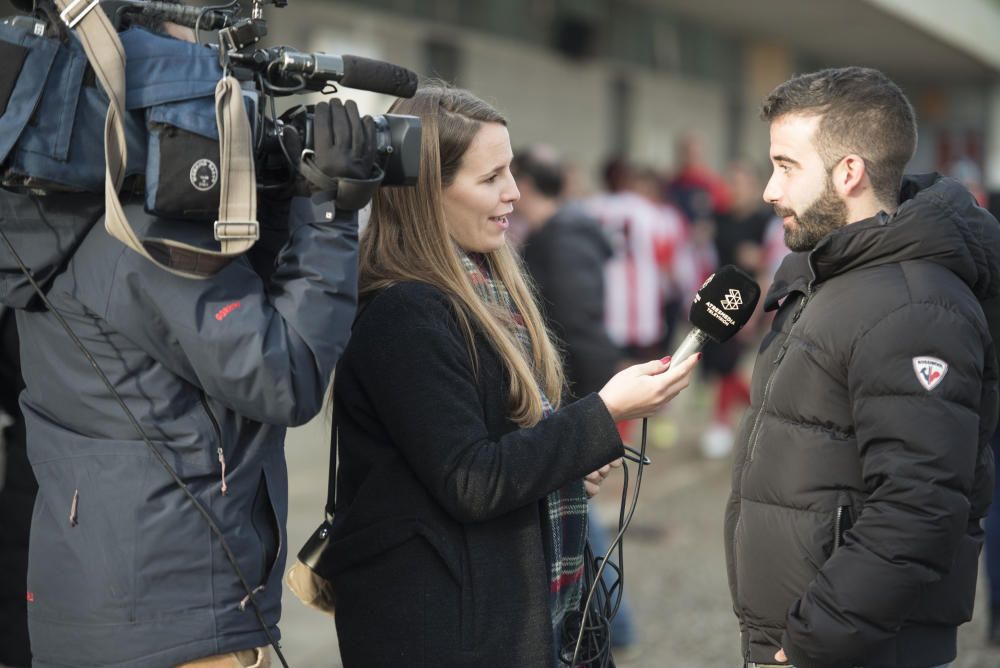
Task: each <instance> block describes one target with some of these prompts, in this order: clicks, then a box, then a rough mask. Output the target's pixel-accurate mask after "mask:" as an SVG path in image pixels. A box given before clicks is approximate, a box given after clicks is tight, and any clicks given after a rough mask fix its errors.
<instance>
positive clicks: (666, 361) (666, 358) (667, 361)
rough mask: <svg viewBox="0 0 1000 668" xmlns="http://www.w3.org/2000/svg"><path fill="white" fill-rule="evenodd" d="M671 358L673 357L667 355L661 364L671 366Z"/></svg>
mask: <svg viewBox="0 0 1000 668" xmlns="http://www.w3.org/2000/svg"><path fill="white" fill-rule="evenodd" d="M671 357H672V356H671V355H667V356H666V357H664V358H663V359H661V360H660V364H670V358H671Z"/></svg>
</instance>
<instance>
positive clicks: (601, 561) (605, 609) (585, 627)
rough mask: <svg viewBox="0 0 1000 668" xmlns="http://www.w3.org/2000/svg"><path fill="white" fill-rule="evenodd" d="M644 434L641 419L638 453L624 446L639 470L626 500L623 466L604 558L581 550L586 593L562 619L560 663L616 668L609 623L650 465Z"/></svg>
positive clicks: (587, 549)
mask: <svg viewBox="0 0 1000 668" xmlns="http://www.w3.org/2000/svg"><path fill="white" fill-rule="evenodd" d="M647 431H648V418H643V419H642V440H641V442H640V446H639V450H638V451H636V450H635V449H633V448H630V447H629V446H627V445H626V446H625V456H624V459H627V460H629V461H631V462H633V463H635V464H636V466H637V467H638V469H637V471H636V475H635V490H634V491H633V492H632V498H631V501H629V497H628V491H629V490H628V487H629V467H628V464H626V463H624V462H623V463H622V475H623V478H624V480H623V484H622V497H621V505H620V506H619V511H618V533H617V534H615V537H614V539H612V541H611V544H610V545H609V546H608V549H607V550H606V551H605V553H604V554H603V555H600V556H596V557H595V555H594V554H593V551H592V549H591V547H590V541H589V540H588V541H587V544H586V547H585V549H584V569H583V579H582V586H583V587H584V588H585V591H586V592H587V593H586V596H585V597H583V599H582V605H581V609H580V610H578V611H576V612H575V613H572V614H570V615H567V616H566V619H564V620H563V625H562V633H561V638H560V648H559V661H560V663H562V664H563V665H567V666H572V667H573V668H576V667H577V666H585V667H587V668H613V666H614V665H615V664H614V657H613V656H612V653H611V644H612V637H611V635H612V634H611V622H612V621H613V620H614V618H615V616H616V615H617V614H618V609H619V608H620V607H621V602H622V595H623V594H624V591H625V554H624V549H623V544H622V538H623V537H624V535H625V532H626V531H627V530H628V527H629V525H630V524H631V523H632V517H633V516H634V515H635V510H636V507H637V505H638V502H639V490H640V489H641V488H642V474H643V470H644V469H645V468H646V467H647V466H649V465H650V464H651V463H652V462H651V460H650V459H649V458H648V457H647V456H646V447H647V438H646V436H647ZM612 553H616V554H615V556H616V557H617V563H616V562H612V561H611V555H612ZM605 569H610V572H611V573H613V574H614V576H615V577H614V580H613V581H612V583H611V585H610V586H609V585H608V584H607V583H606V582H605V581H604V574H605ZM584 639H586V642H585V641H584ZM570 648H572V652H570ZM567 657H571V658H567Z"/></svg>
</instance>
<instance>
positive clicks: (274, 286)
mask: <svg viewBox="0 0 1000 668" xmlns="http://www.w3.org/2000/svg"><path fill="white" fill-rule="evenodd" d="M314 123H315V140H314V150H315V157H314V162H313V165H314V166H315V167H317V168H318V169H319V170H320V171H321V172H322V173H323V174H324V175H326V176H327V177H329V178H330V179H368V178H369V177H370V176H371V175H372V173H373V165H374V161H375V157H376V153H375V140H374V131H375V129H374V125H373V124H372V121H371V119H370V118H367V117H366V118H364V119H362V118H360V116H359V114H358V110H357V107H356V105H355V104H354V103H353V102H347V103H346V104H341V103H340V102H339V101H337V100H334V101H332V102H331V103H329V104H327V103H320V104H319V105H317V107H316V112H315V121H314ZM301 185H302V187H301V188H299V189H298V190H297V191H296V194H295V195H294V196H293V197H291V198H290V200H288V201H286V202H282V203H280V206H278V207H277V208H278V209H281V210H283V211H285V212H286V213H282V214H273V215H271V216H268V215H266V214H263V213H262V214H261V216H260V217H261V226H262V227H263V228H267V227H272V228H273V227H275V226H278V227H281V226H283V224H284V222H285V220H286V219H285V218H284V216H285V215H287V241H286V242H285V243H284V245H283V246H282V247H281V248H280V250H278V251H277V253H276V256H275V257H274V260H273V264H272V265H271V266H269V267H267V268H265V269H262V270H259V271H255V269H254V266H255V265H254V264H251V258H249V257H247V256H242V257H239V258H238V259H236V260H234V261H233V262H232V263H231V264H229V265H228V266H227V267H225V268H224V269H222V270H221V271H219V272H218V273H217V274H215V275H213V276H212V277H210V278H207V279H205V280H191V279H187V278H182V277H179V276H175V275H173V274H170V273H167V272H164V271H162V270H161V269H159V268H158V267H156V266H155V265H154V264H153V263H151V262H149V261H148V260H147V259H145V258H143V257H141V256H140V255H139V254H138V253H136V252H134V251H132V250H131V249H129V248H127V247H125V246H124V245H122V244H121V243H119V242H118V241H117V240H115V239H113V238H112V237H111V236H109V235H108V234H107V232H106V231H105V230H104V227H103V225H95V226H94V227H93V229H92V230H91V231H90V232H89V234H88V235H87V237H86V238H85V239H84V241H83V242H82V243H81V245H80V246H79V248H78V249H77V250H76V251H75V252H74V253H73V255H72V257H71V259H70V260H69V262H68V264H67V266H66V267H65V269H64V270H63V271H62V272H61V273H60V274H59V275H58V276H57V277H56V278H55V279H54V281H53V283H52V285H51V287H50V288H49V290H48V293H47V294H48V298H49V300H50V301H51V302H52V304H53V306H54V308H55V309H56V310H57V311H58V312H59V313H61V315H62V317H63V318H65V320H66V321H67V322H68V323H69V325H70V327H71V328H72V329H73V331H74V332H75V334H76V335H77V336H78V337H79V338H80V340H81V341H82V342H83V344H84V346H86V348H87V349H88V350H89V351H90V352H91V353H92V354H93V356H94V358H95V359H96V361H97V363H98V364H99V366H100V368H101V369H103V371H104V373H106V374H107V376H108V378H109V380H110V382H111V383H112V384H113V386H114V387H115V389H116V391H117V392H118V393H119V394H120V395H121V397H122V399H123V400H124V402H125V404H126V405H127V406H128V408H129V409H130V411H131V413H133V414H134V415H135V416H136V419H137V421H138V422H139V425H140V426H141V428H142V430H143V431H144V432H145V433H146V434H148V435H149V437H150V439H152V441H153V443H154V445H155V447H156V449H157V450H158V451H159V452H160V453H162V454H163V455H164V457H165V458H166V460H167V461H168V462H169V464H170V465H171V466H172V467H173V468H174V469H175V470H176V472H177V474H178V476H179V478H180V479H181V481H182V482H183V484H184V485H185V486H186V488H187V490H189V491H190V493H191V494H192V495H193V496H194V497H195V498H196V499H197V500H198V501H199V502H200V503H201V504H202V505H203V506H204V507H205V508H206V509H207V510H208V513H209V514H210V516H211V517H212V518H213V520H214V521H215V523H216V524H217V525H218V526H219V528H220V529H221V532H222V534H223V536H224V537H225V540H226V542H227V543H228V545H229V546H230V548H231V549H232V552H233V553H234V555H235V558H236V561H237V563H238V565H239V569H240V570H241V571H242V573H243V574H244V575H245V578H246V581H247V582H248V583H249V587H250V588H252V589H253V594H252V596H251V595H248V594H247V591H246V590H245V588H244V587H243V585H241V583H240V581H239V579H238V577H237V576H236V575H235V573H234V569H233V568H232V566H231V565H230V563H229V562H228V561H227V559H226V556H225V554H224V553H223V549H222V548H221V547H220V543H219V541H218V539H217V538H215V537H214V536H213V535H212V533H211V531H210V529H209V526H208V525H207V523H206V522H205V521H204V519H203V518H202V517H201V516H200V515H199V514H198V511H197V510H196V508H195V507H194V505H193V504H192V503H191V502H190V500H189V499H188V498H187V497H186V495H185V491H184V490H183V489H181V487H180V486H179V485H178V484H177V483H176V482H175V481H174V480H172V479H171V477H170V476H168V475H167V473H166V472H165V471H164V470H163V468H162V467H161V466H160V464H159V463H158V462H157V461H155V459H154V458H153V457H152V456H151V454H150V452H149V450H148V448H147V447H146V445H145V444H144V442H143V441H142V440H141V439H140V437H139V436H138V434H137V429H136V428H135V427H134V425H133V424H132V423H131V422H130V421H129V419H128V418H127V415H126V412H125V411H124V410H123V407H122V406H121V405H119V403H118V401H117V398H116V397H114V396H113V394H112V393H111V392H110V391H109V390H108V389H107V388H106V386H105V385H104V384H103V382H102V380H101V378H100V377H99V376H98V375H97V374H96V373H95V370H94V369H93V368H92V367H91V365H90V364H89V363H88V361H87V359H86V358H85V357H84V355H83V354H82V352H81V351H80V350H79V349H77V348H76V347H75V346H73V345H71V342H70V341H69V338H68V336H67V333H66V331H65V330H64V329H63V328H62V327H61V326H60V324H59V323H58V322H57V318H56V317H55V315H54V314H53V313H52V312H51V311H48V310H46V311H19V312H18V315H17V321H18V331H19V334H20V336H21V343H22V363H23V373H24V376H25V381H26V389H25V391H24V393H23V394H22V396H21V404H22V407H23V408H24V412H25V418H26V421H27V429H28V452H29V456H30V458H31V461H32V465H33V467H34V470H35V474H36V476H37V478H38V480H39V497H38V501H37V503H36V506H35V511H34V516H33V524H32V536H31V551H30V568H29V575H28V595H27V598H28V618H29V627H30V632H31V640H32V650H33V653H34V660H35V665H36V666H56V665H58V666H109V665H115V666H130V667H132V666H143V667H146V666H149V667H160V666H163V667H173V666H199V667H200V668H207V667H212V666H220V667H221V666H256V667H263V666H267V665H269V662H270V658H269V657H270V653H269V650H268V649H267V647H266V645H267V644H268V642H269V641H270V638H269V635H270V636H274V637H277V621H278V618H279V616H280V602H281V573H282V571H283V567H284V560H285V553H286V541H285V538H284V536H285V521H286V516H287V491H288V490H287V486H288V483H287V471H286V465H285V459H284V453H283V450H282V448H283V442H284V435H285V427H286V426H292V425H299V424H302V423H304V422H306V421H307V420H309V419H310V418H312V417H313V416H314V415H315V414H316V413H317V412H318V411H319V409H320V406H321V403H322V397H323V394H324V391H325V389H326V386H327V383H328V381H329V378H330V374H331V372H332V370H333V368H334V365H335V363H336V361H337V358H338V357H339V355H340V353H341V351H342V350H343V349H344V346H345V344H346V341H347V338H348V335H349V331H350V326H351V322H352V319H353V316H354V312H355V307H356V303H357V212H356V211H352V210H344V209H343V208H342V207H340V206H338V203H337V202H335V201H333V198H332V193H331V192H311V190H315V189H312V188H310V186H308V185H307V184H306V183H305V182H303V183H302V184H301ZM57 197H60V196H59V195H47V196H45V197H43V198H40V199H46V198H51V199H54V198H57ZM40 210H44V209H40ZM279 215H280V216H281V218H280V219H276V218H275V216H279ZM133 224H134V225H135V226H136V229H137V231H138V232H140V233H144V232H147V231H148V228H149V226H150V225H155V224H157V222H156V221H155V219H152V218H150V219H148V220H145V221H142V220H134V221H133ZM160 224H162V223H160ZM255 607H256V608H257V609H259V613H260V615H261V616H262V618H263V620H264V622H263V624H266V627H267V628H266V630H265V627H264V625H262V623H261V622H260V621H259V620H258V616H257V614H255Z"/></svg>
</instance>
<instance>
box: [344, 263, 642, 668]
mask: <svg viewBox="0 0 1000 668" xmlns="http://www.w3.org/2000/svg"><path fill="white" fill-rule="evenodd" d="M476 352H477V355H478V372H477V371H474V370H473V365H472V361H471V359H470V355H469V352H468V349H467V347H466V342H465V338H464V336H463V334H462V332H461V331H460V329H459V325H458V323H457V321H456V319H455V317H454V314H453V311H452V310H451V307H450V306H449V304H448V301H447V299H446V297H445V296H444V294H443V293H441V292H440V291H439V290H437V289H436V288H433V287H430V286H427V285H423V284H419V283H402V284H399V285H396V286H394V287H392V288H389V289H387V290H385V291H383V292H382V293H380V294H379V295H378V296H377V297H375V298H374V299H373V300H372V301H371V302H370V304H369V305H368V306H367V308H366V309H365V310H364V311H363V312H362V314H361V316H360V317H359V318H358V321H357V323H356V324H355V328H354V331H353V333H352V336H351V340H350V342H349V343H348V346H347V349H346V350H345V352H344V356H343V357H342V358H341V360H340V363H339V364H338V366H337V373H336V376H335V380H334V406H335V411H336V416H337V422H338V425H339V432H340V469H339V474H338V500H337V514H336V518H335V520H334V538H335V548H334V549H336V550H337V554H336V556H335V558H334V562H338V571H337V573H336V575H335V576H334V578H333V582H334V588H335V590H336V593H337V614H336V622H337V634H338V636H339V638H340V651H341V656H342V658H343V661H344V665H345V666H347V667H348V668H354V667H356V666H357V667H363V668H370V667H373V666H408V667H410V666H412V667H418V666H428V667H429V666H434V667H435V668H437V667H447V666H476V667H477V668H482V667H487V668H488V667H490V666H497V667H500V666H524V667H526V668H531V667H542V666H544V667H546V668H550V667H551V666H552V665H553V663H554V657H555V654H554V650H553V647H552V628H551V621H550V619H549V603H548V596H549V582H548V570H547V562H546V559H545V554H544V548H543V537H542V526H543V524H542V513H544V512H546V511H545V510H544V508H543V505H544V504H543V503H541V501H542V499H543V498H544V497H545V496H546V495H547V494H548V493H549V492H551V491H553V490H555V489H557V488H559V487H561V486H563V485H564V484H565V483H567V482H569V481H571V480H574V479H579V478H581V477H583V476H584V475H586V474H587V473H590V472H591V471H593V470H595V469H597V468H599V467H600V466H602V465H604V464H606V463H608V462H609V461H611V460H612V459H614V458H616V457H620V456H621V455H622V454H623V448H622V443H621V440H620V439H619V437H618V434H617V432H616V430H615V424H614V422H613V421H612V419H611V416H610V415H609V413H608V411H607V409H606V408H605V406H604V402H603V401H601V399H600V397H598V396H597V395H596V394H592V395H589V396H587V397H585V398H583V399H581V400H580V401H578V402H576V403H574V404H572V405H570V406H567V407H565V408H562V409H560V410H559V411H557V412H556V413H555V414H554V415H552V416H550V417H548V418H547V419H545V420H542V421H541V422H540V423H539V424H537V425H536V426H534V427H531V428H528V429H518V428H517V427H516V425H515V424H514V423H512V422H511V421H510V420H509V419H508V418H507V413H508V411H507V400H506V395H507V389H506V387H507V385H506V382H505V381H504V379H503V373H502V370H501V364H500V359H499V357H498V356H497V354H496V353H495V352H494V350H493V349H492V348H491V347H490V346H489V345H488V344H487V343H486V342H485V341H483V340H479V341H478V342H477V346H476Z"/></svg>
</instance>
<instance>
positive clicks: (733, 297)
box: [719, 288, 743, 311]
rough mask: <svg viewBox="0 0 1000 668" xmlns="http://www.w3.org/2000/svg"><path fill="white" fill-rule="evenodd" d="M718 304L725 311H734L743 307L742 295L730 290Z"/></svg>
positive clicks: (732, 289) (735, 290)
mask: <svg viewBox="0 0 1000 668" xmlns="http://www.w3.org/2000/svg"><path fill="white" fill-rule="evenodd" d="M719 304H720V305H721V306H722V308H724V309H726V310H727V311H735V310H737V309H739V307H741V306H743V295H742V294H740V291H739V290H737V289H736V288H730V290H729V294H727V295H726V296H725V297H723V298H722V301H720V302H719Z"/></svg>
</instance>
